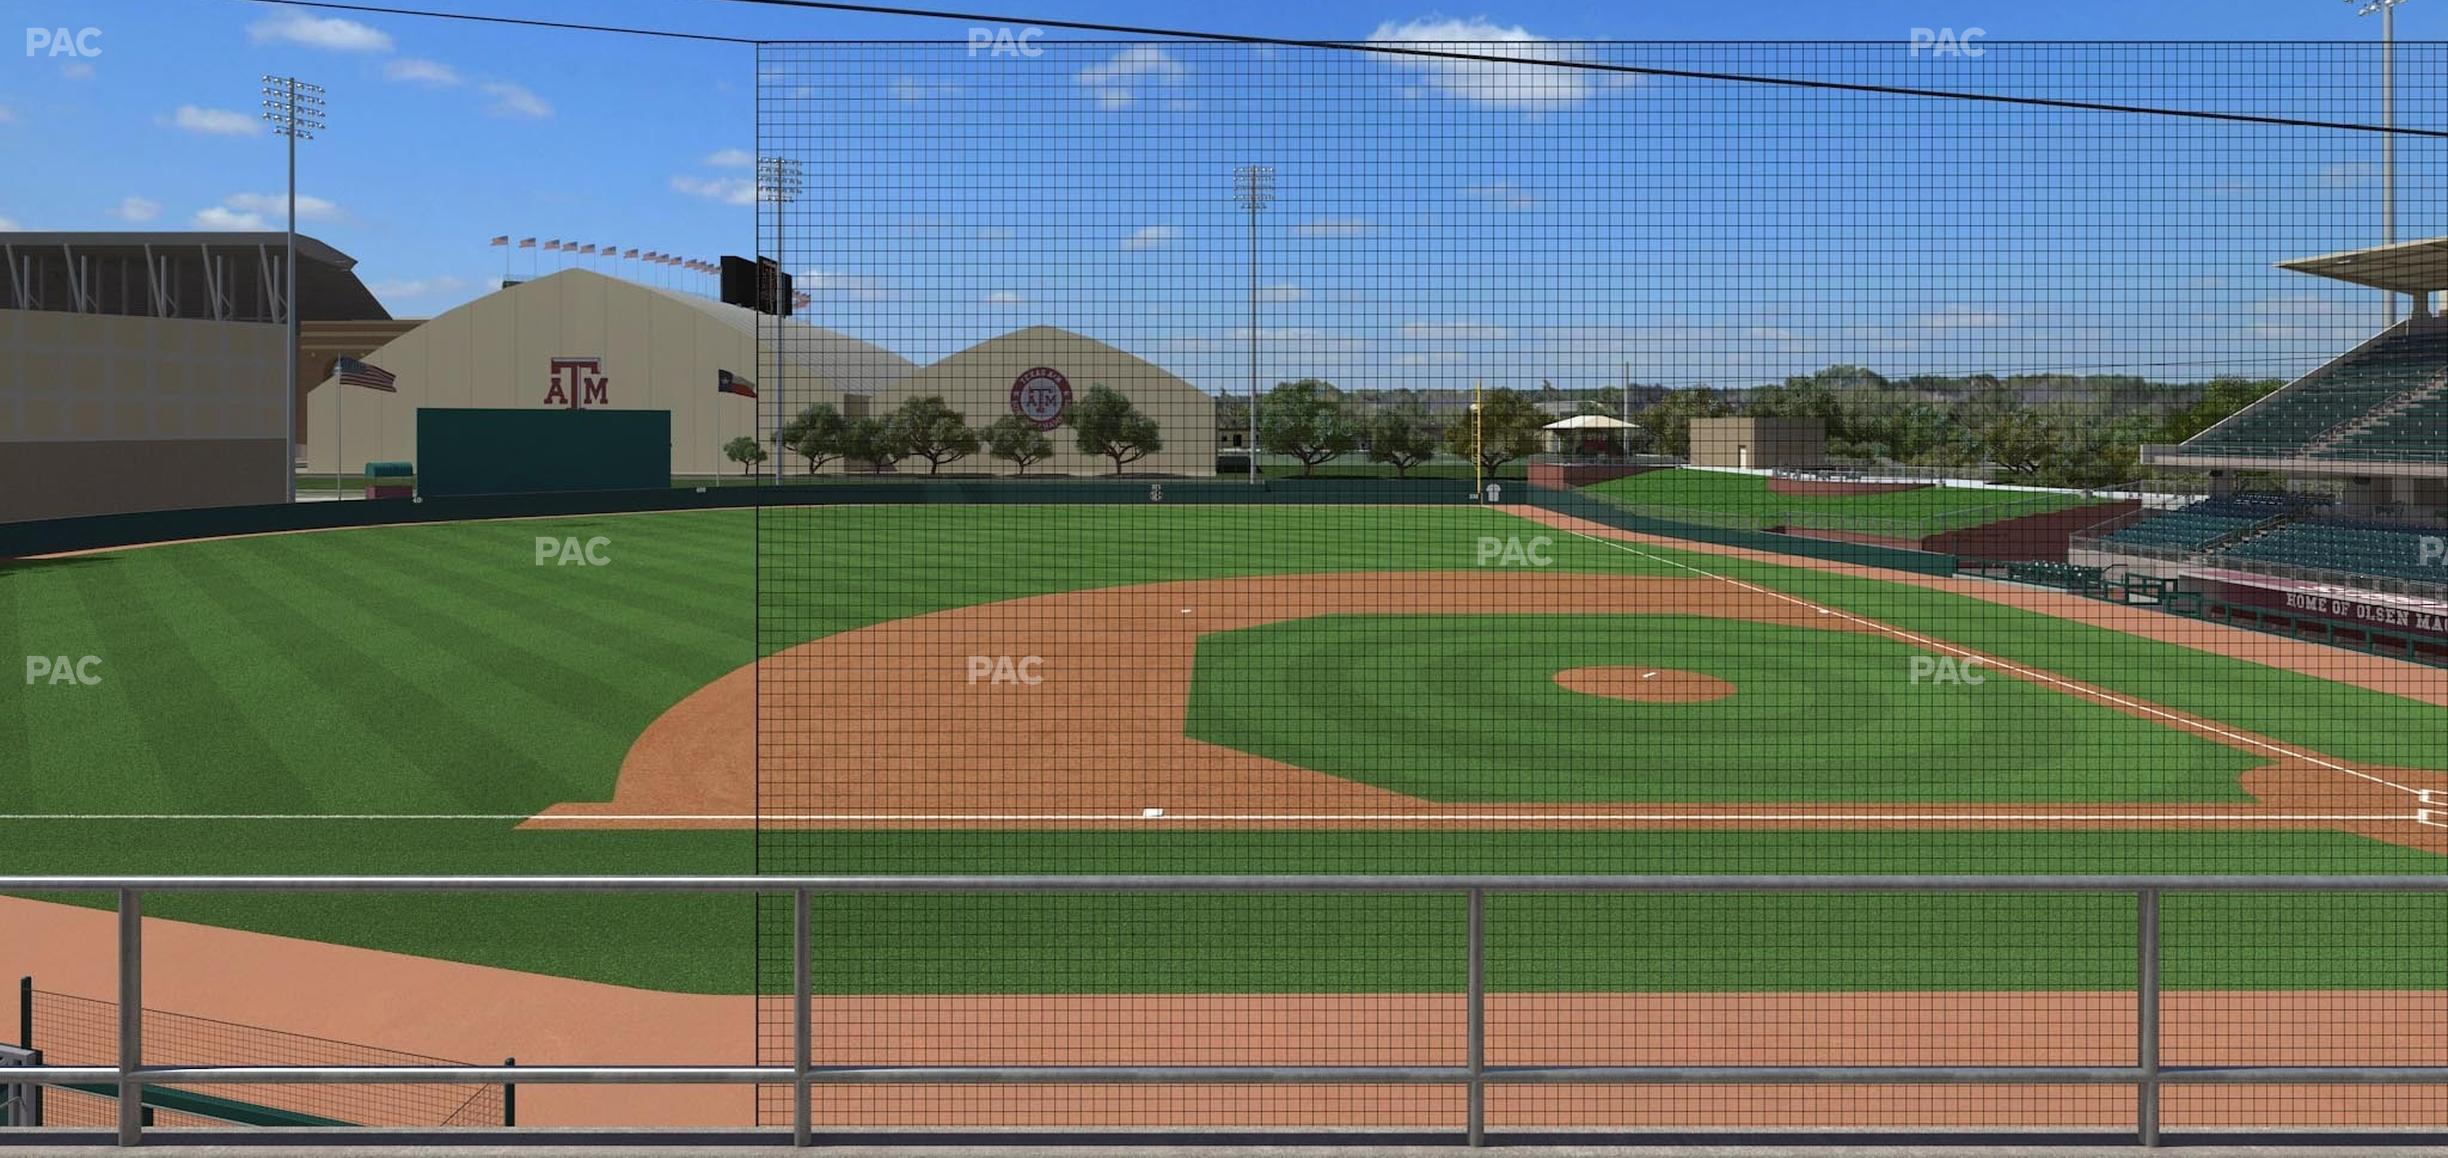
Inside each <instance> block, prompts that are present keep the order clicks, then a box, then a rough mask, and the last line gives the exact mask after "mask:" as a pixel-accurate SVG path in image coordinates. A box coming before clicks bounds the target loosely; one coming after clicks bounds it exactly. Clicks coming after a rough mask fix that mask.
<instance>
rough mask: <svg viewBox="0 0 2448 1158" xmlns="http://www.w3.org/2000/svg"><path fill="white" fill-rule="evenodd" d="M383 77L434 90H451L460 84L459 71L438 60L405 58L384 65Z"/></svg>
mask: <svg viewBox="0 0 2448 1158" xmlns="http://www.w3.org/2000/svg"><path fill="white" fill-rule="evenodd" d="M383 75H384V76H387V77H390V78H391V79H392V80H404V81H407V82H409V83H411V84H422V85H431V86H432V87H434V88H449V87H451V86H453V85H456V84H458V83H459V70H458V69H455V68H452V67H451V66H449V65H447V64H444V63H442V62H441V61H438V60H421V59H418V58H417V57H413V56H403V57H400V58H398V59H396V60H393V61H391V62H390V63H388V64H385V65H383Z"/></svg>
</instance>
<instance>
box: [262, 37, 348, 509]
mask: <svg viewBox="0 0 2448 1158" xmlns="http://www.w3.org/2000/svg"><path fill="white" fill-rule="evenodd" d="M263 95H264V102H263V106H264V111H263V119H264V120H266V121H269V122H271V125H272V131H273V132H275V133H278V134H280V135H281V136H283V137H287V138H288V139H289V229H288V235H289V236H288V244H287V245H286V247H285V250H284V253H283V256H282V257H281V277H282V279H283V280H284V282H285V288H283V289H282V290H281V311H282V312H283V313H285V314H287V315H288V323H289V340H288V341H287V343H285V345H286V347H287V348H286V349H285V350H284V351H283V352H284V353H285V354H286V355H287V363H288V367H289V372H288V375H287V378H288V392H287V393H286V394H284V395H282V397H281V447H282V449H281V489H282V493H283V494H285V495H286V496H287V497H286V498H285V499H284V500H283V501H285V502H292V503H294V502H296V501H297V404H298V300H297V143H298V140H299V138H301V137H302V138H304V139H306V140H309V141H311V140H313V139H314V135H315V130H317V129H320V128H322V127H323V86H321V85H317V84H308V83H306V82H305V81H302V80H299V79H298V78H296V77H294V76H266V77H264V78H263ZM339 455H340V448H339V447H337V446H335V447H333V448H332V457H333V461H334V462H337V461H339ZM333 497H335V498H337V497H338V495H337V494H335V495H334V496H333Z"/></svg>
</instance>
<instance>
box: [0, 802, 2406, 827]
mask: <svg viewBox="0 0 2448 1158" xmlns="http://www.w3.org/2000/svg"><path fill="white" fill-rule="evenodd" d="M2239 807H2248V806H2239ZM2425 815H2426V813H2425V812H2422V811H2415V812H2379V813H2261V812H2233V813H2151V812H2130V813H2125V812H1757V813H1747V812H1746V813H1735V812H1588V813H1509V812H1486V813H1402V812H1378V813H1371V812H1352V813H1338V812H1318V813H1273V812H1214V813H1198V812H1181V813H1167V814H1166V815H1163V816H1156V817H1150V816H1145V815H1142V814H1140V813H1135V812H1046V813H1035V812H1026V813H1023V812H1013V813H991V812H979V813H964V812H924V813H920V812H821V813H813V812H812V813H789V812H785V813H767V814H765V815H763V816H758V815H757V814H755V813H749V812H632V813H567V814H548V813H526V812H393V813H371V812H359V813H339V812H263V813H248V812H219V813H174V812H82V813H80V812H22V813H6V814H0V823H12V822H34V821H45V820H61V821H111V822H135V821H150V822H169V821H216V822H219V821H272V822H291V821H356V822H390V821H402V822H405V821H462V822H509V821H518V822H528V823H535V824H578V825H584V824H673V823H685V822H689V821H732V822H753V821H760V820H761V821H764V822H767V823H776V822H782V823H868V824H873V823H879V822H893V823H909V822H928V823H969V824H976V823H987V822H993V823H1020V824H1028V823H1042V824H1057V823H1076V822H1083V821H1095V822H1107V821H1131V822H1134V823H1144V824H1163V823H1168V822H1171V823H1181V822H1192V823H1235V822H1240V823H1271V824H1272V823H1372V824H1375V823H1385V824H1424V823H1436V824H1486V823H1492V822H1503V823H1513V824H1593V823H1625V824H1688V823H1698V822H1710V823H1775V824H1807V823H1856V824H1858V823H1877V822H1882V821H1889V822H1908V823H1928V822H1947V823H1975V822H1977V823H2086V822H2098V823H2128V824H2158V823H2200V824H2238V825H2249V824H2254V823H2262V822H2298V823H2301V822H2315V821H2318V822H2333V821H2357V822H2379V821H2417V820H2421V819H2423V818H2424V816H2425ZM2431 815H2437V814H2431Z"/></svg>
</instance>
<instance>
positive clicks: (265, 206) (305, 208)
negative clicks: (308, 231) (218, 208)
mask: <svg viewBox="0 0 2448 1158" xmlns="http://www.w3.org/2000/svg"><path fill="white" fill-rule="evenodd" d="M221 204H223V205H224V206H227V207H228V208H230V209H233V210H236V211H237V212H240V213H246V214H258V213H260V214H263V215H264V216H265V218H266V219H270V218H272V217H275V216H283V217H285V216H287V215H288V213H289V198H288V197H287V196H286V195H284V194H279V193H232V194H230V195H229V196H228V197H225V198H223V199H222V201H221ZM297 215H298V220H300V221H338V220H339V219H340V218H341V217H342V216H343V214H342V213H341V212H340V207H339V206H337V205H334V204H332V203H331V202H329V201H326V200H324V199H322V198H320V197H309V196H306V195H305V194H303V193H301V194H298V199H297Z"/></svg>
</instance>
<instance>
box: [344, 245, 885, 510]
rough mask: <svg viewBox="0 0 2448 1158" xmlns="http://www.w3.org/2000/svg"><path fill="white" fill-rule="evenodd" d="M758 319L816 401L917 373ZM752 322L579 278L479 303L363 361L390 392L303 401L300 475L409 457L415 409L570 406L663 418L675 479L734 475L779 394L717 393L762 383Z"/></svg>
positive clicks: (727, 309) (560, 278)
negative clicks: (731, 384)
mask: <svg viewBox="0 0 2448 1158" xmlns="http://www.w3.org/2000/svg"><path fill="white" fill-rule="evenodd" d="M761 320H762V321H763V323H764V324H765V325H766V326H768V327H771V326H774V325H781V326H786V327H789V330H788V332H787V333H786V334H785V335H784V339H783V341H781V342H780V343H778V346H779V348H780V350H781V356H782V357H783V358H785V359H786V360H787V361H788V363H789V366H788V368H787V370H786V372H785V373H784V375H783V377H784V378H785V379H786V380H787V381H788V382H789V385H790V389H791V391H792V392H793V393H794V394H796V393H799V392H801V391H803V390H805V389H808V384H811V383H813V384H815V390H816V392H817V394H818V396H819V397H823V398H825V399H826V400H832V399H836V398H842V397H845V396H849V397H866V396H871V395H875V394H877V393H878V392H879V391H881V390H883V389H884V388H885V387H886V386H887V385H889V384H890V383H892V382H894V381H895V380H897V379H899V378H901V377H903V376H905V375H907V374H909V373H910V372H911V371H912V370H914V369H916V365H915V363H912V362H911V361H910V360H909V359H907V358H903V357H901V356H900V355H898V354H895V353H893V352H892V351H890V350H886V349H884V348H883V347H881V346H876V345H873V344H871V343H867V342H862V341H860V340H858V339H856V338H853V337H850V336H848V335H846V334H840V333H836V332H834V331H831V330H827V329H823V328H821V327H818V326H810V325H807V324H805V323H802V322H797V321H788V320H783V321H776V320H775V319H772V318H764V319H761ZM759 321H760V318H759V316H758V315H757V314H756V313H754V312H752V311H750V310H746V309H742V308H740V307H738V306H728V305H724V304H722V303H720V302H716V301H710V300H707V299H705V298H701V297H696V296H693V295H690V294H683V293H676V292H672V291H669V290H662V289H657V288H655V287H652V286H646V285H640V284H638V283H636V282H631V281H625V280H622V279H620V278H615V277H608V276H606V275H604V274H601V273H597V272H595V271H593V270H586V269H566V270H562V271H560V272H557V273H553V274H550V275H548V276H545V277H541V278H538V279H536V280H534V281H530V282H525V283H522V284H519V285H515V286H511V287H508V288H506V289H502V290H499V291H496V292H494V293H490V294H486V295H485V296H483V297H481V298H478V299H476V300H474V301H471V302H468V303H467V304H465V305H462V306H459V307H458V308H456V309H453V310H450V311H448V312H446V313H443V314H441V315H439V316H437V317H434V318H432V319H431V320H429V321H427V322H425V323H424V324H423V325H420V326H418V327H416V328H415V329H413V330H410V331H408V332H407V333H405V334H402V335H400V336H399V337H397V338H395V339H393V340H391V341H390V342H387V343H385V344H383V345H381V346H379V347H377V348H375V349H374V350H372V351H371V352H369V353H367V354H366V355H365V359H364V360H365V361H366V362H367V363H368V364H370V365H373V366H375V367H378V368H380V369H382V370H384V371H387V372H389V373H390V374H392V375H395V376H396V380H395V381H394V383H393V386H394V387H395V389H396V391H397V392H396V393H383V392H380V391H376V390H368V389H362V388H358V387H342V386H340V385H338V384H337V383H336V382H334V381H330V380H326V381H324V382H322V383H320V384H318V385H316V386H315V387H314V389H313V391H312V392H311V393H309V394H308V395H307V407H306V409H307V421H306V452H305V456H304V457H305V460H306V463H307V469H308V470H309V471H311V472H313V473H318V474H320V473H325V472H329V471H331V470H332V469H333V467H334V466H335V461H336V465H337V466H338V467H339V469H340V470H342V471H344V472H350V473H354V472H355V471H357V470H359V469H361V468H362V467H363V466H364V464H366V463H368V462H382V461H410V462H413V461H415V459H416V457H417V454H416V412H417V409H418V408H419V407H427V406H431V407H472V408H486V409H491V408H505V409H533V408H555V407H570V406H578V407H583V408H585V409H598V410H668V411H670V412H671V416H672V418H671V438H672V454H671V469H672V473H673V474H675V475H714V474H737V473H739V470H740V468H739V465H738V464H736V463H733V462H731V461H729V460H728V459H725V458H724V457H723V453H722V447H723V444H724V443H726V442H728V441H730V440H731V439H733V438H736V437H739V436H740V435H743V434H745V435H757V434H758V432H759V430H760V429H770V428H771V425H772V419H771V414H772V412H773V410H774V409H775V407H776V405H777V401H776V396H775V394H774V393H773V392H772V391H771V390H770V389H769V388H766V387H763V386H760V387H758V389H759V393H760V395H761V397H758V398H753V399H752V398H748V397H745V396H743V395H740V394H733V393H724V392H722V391H721V390H719V389H718V388H717V383H718V380H719V379H720V377H721V375H722V374H723V373H724V372H726V371H727V372H729V373H731V374H733V375H737V376H738V377H739V378H741V379H745V380H748V381H750V382H754V381H755V380H756V379H757V378H758V377H759V376H760V375H759V371H758V366H757V325H758V323H759ZM768 373H770V371H768ZM344 389H345V390H346V392H347V397H346V399H345V400H342V399H340V398H339V392H340V391H341V390H344ZM760 410H762V412H763V415H764V420H763V421H762V422H760ZM769 469H770V468H769Z"/></svg>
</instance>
